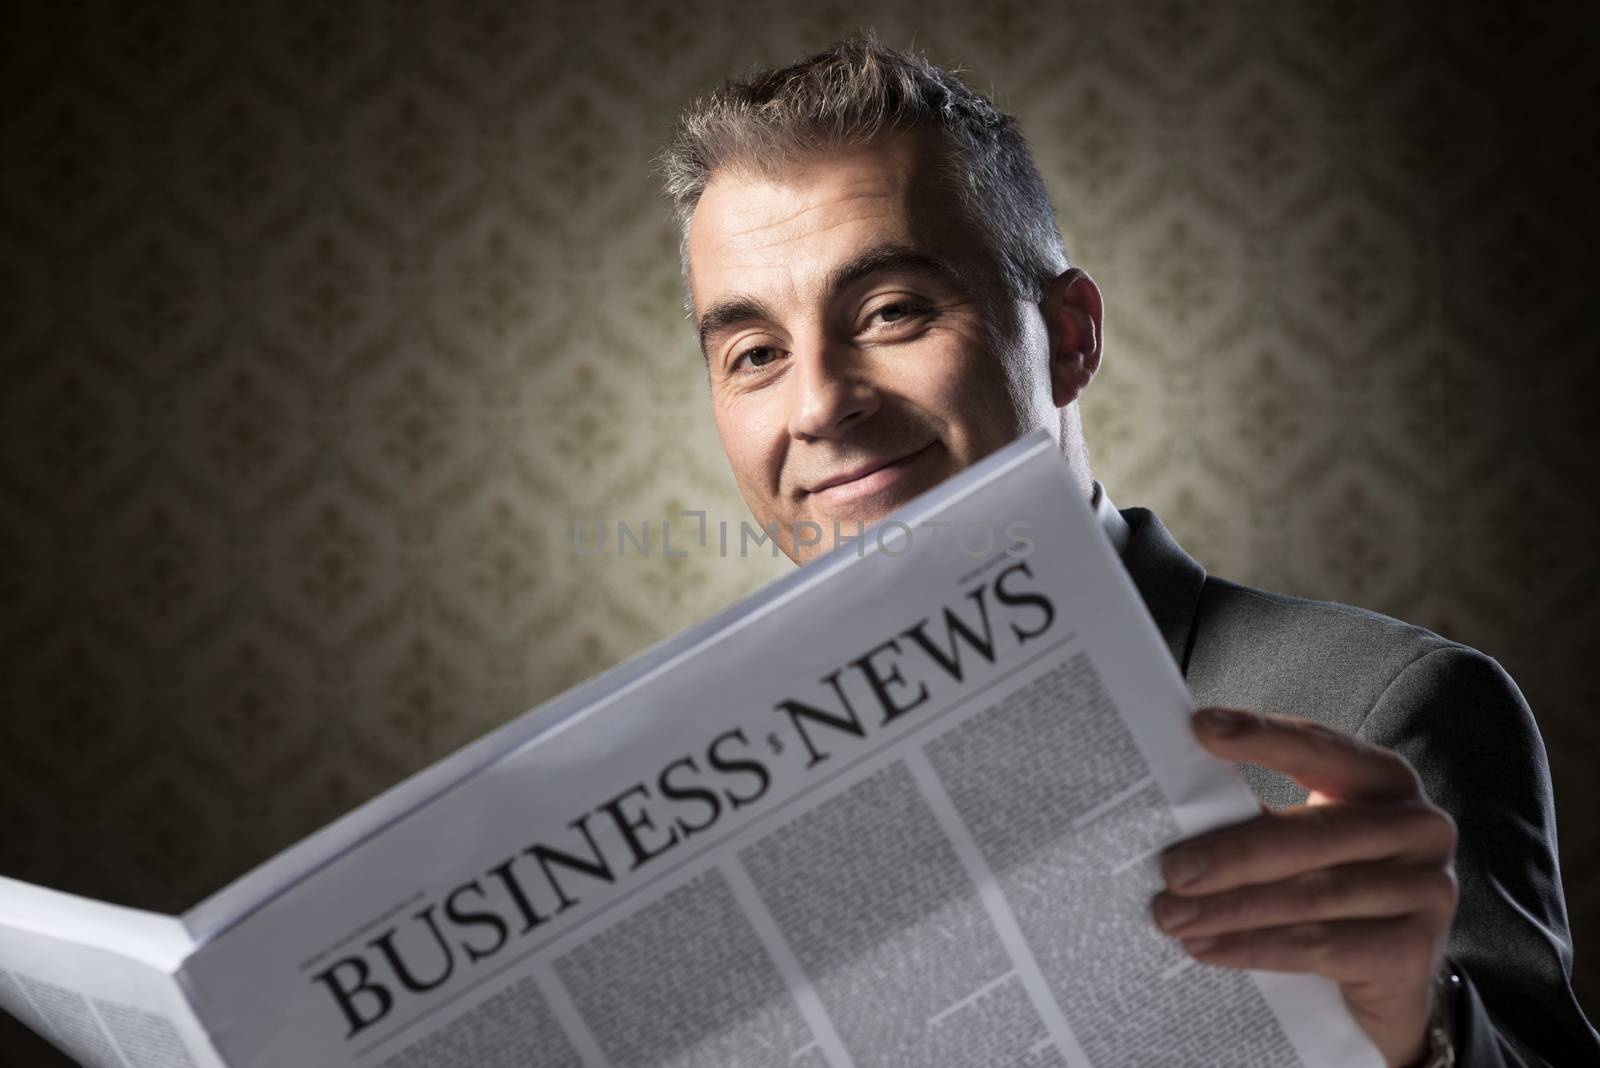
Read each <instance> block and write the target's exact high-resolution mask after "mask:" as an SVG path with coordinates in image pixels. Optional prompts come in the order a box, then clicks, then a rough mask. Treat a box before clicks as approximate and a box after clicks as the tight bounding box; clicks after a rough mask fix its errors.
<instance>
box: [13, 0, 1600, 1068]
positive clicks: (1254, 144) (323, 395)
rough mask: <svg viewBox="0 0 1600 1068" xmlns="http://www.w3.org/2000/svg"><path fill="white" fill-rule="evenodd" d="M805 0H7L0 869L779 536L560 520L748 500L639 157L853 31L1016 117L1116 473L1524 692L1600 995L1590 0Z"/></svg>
mask: <svg viewBox="0 0 1600 1068" xmlns="http://www.w3.org/2000/svg"><path fill="white" fill-rule="evenodd" d="M800 7H801V5H795V8H794V9H789V8H784V7H780V6H777V5H769V6H766V7H763V6H761V5H738V6H718V5H709V4H687V5H685V4H680V3H672V2H644V3H639V4H627V5H617V4H609V3H600V4H593V3H581V4H579V3H572V4H565V3H564V4H543V5H528V4H492V3H443V2H440V3H424V2H421V0H386V2H382V0H364V2H357V0H351V2H344V3H338V4H334V3H327V4H321V5H318V4H298V5H295V4H266V3H248V4H238V5H215V4H209V3H200V2H193V3H122V4H111V3H67V4H53V5H20V4H11V5H6V6H5V7H4V8H0V99H3V100H4V109H3V117H0V151H3V156H0V158H3V161H4V165H3V172H0V183H3V184H0V384H3V385H0V388H3V396H0V641H3V648H4V649H5V653H4V658H5V659H4V669H3V672H0V873H3V874H6V875H10V876H13V877H16V878H21V879H26V880H30V881H36V882H40V883H43V884H46V885H51V886H57V887H61V888H64V889H68V890H72V891H76V892H80V893H85V894H89V895H92V896H96V897H101V898H104V899H107V900H113V901H117V902H121V903H126V904H132V905H138V906H142V907H147V908H153V909H159V910H164V911H179V910H181V909H183V908H186V907H188V906H189V905H191V904H193V903H194V902H195V901H196V900H198V899H199V898H201V897H202V896H204V895H205V894H207V893H209V892H211V891H213V890H215V889H216V888H218V887H219V886H221V885H222V884H223V883H224V882H226V881H227V880H228V879H229V878H232V877H233V876H235V875H238V874H240V873H241V872H243V871H244V870H246V869H247V868H248V867H250V866H251V865H253V864H254V863H257V862H259V861H260V860H262V859H264V858H265V857H267V856H269V855H271V853H273V852H274V851H276V850H278V849H281V848H283V847H284V846H286V845H287V844H289V843H290V842H292V841H293V840H295V839H296V838H298V837H299V836H301V835H303V834H305V833H307V832H308V831H310V830H312V829H314V828H315V827H317V826H319V825H321V824H322V823H324V822H326V821H327V820H328V819H330V818H332V817H333V816H335V815H337V814H339V813H340V812H342V811H344V810H346V809H347V808H349V807H350V806H351V805H353V804H356V803H358V802H359V801H361V800H363V799H365V798H366V797H369V796H371V795H373V794H374V793H376V792H378V791H379V790H381V789H382V788H383V787H385V786H387V785H389V784H390V783H392V782H394V781H396V780H398V779H399V778H401V777H403V776H404V775H405V774H408V773H409V772H411V771H413V770H416V769H417V768H419V767H422V766H424V765H426V764H427V763H429V762H431V761H432V760H434V759H437V758H438V757H439V756H441V755H443V754H444V753H446V752H448V751H450V750H451V749H453V748H454V747H456V746H457V745H459V744H461V743H462V742H464V741H466V740H469V739H470V738H472V737H475V736H477V735H478V734H480V733H482V732H483V731H484V730H486V729H488V728H489V727H491V726H493V725H494V724H496V723H499V722H503V721H504V720H505V719H507V718H509V717H511V716H513V715H515V714H516V713H518V712H520V711H522V710H523V709H525V708H527V707H529V706H530V705H532V704H534V703H536V702H537V701H539V700H542V699H543V698H545V697H547V696H549V695H551V694H553V693H555V692H557V691H559V690H560V689H562V688H564V687H566V686H567V685H570V684H572V683H573V682H576V681H578V680H580V679H582V678H584V677H586V676H588V675H590V674H592V673H594V672H596V671H599V670H602V669H604V668H605V667H607V666H609V665H610V664H612V663H614V662H616V661H617V660H619V659H621V658H622V657H624V656H625V655H627V654H629V653H631V652H633V651H635V650H637V649H639V648H641V647H643V646H644V645H646V644H648V643H649V642H651V641H653V640H655V639H657V638H659V637H662V636H664V635H665V634H667V633H670V632H671V631H673V630H675V629H676V628H678V627H680V626H682V625H684V624H685V623H687V622H689V621H691V620H693V619H695V618H699V617H701V616H703V615H705V614H706V613H708V612H710V611H712V610H714V609H715V608H717V607H719V606H721V605H722V604H724V603H726V602H727V601H729V600H731V599H732V598H733V597H735V596H737V595H739V594H740V593H742V592H746V591H748V590H749V589H752V588H754V587H755V586H757V585H759V584H760V583H761V582H762V581H764V580H765V579H767V578H769V577H771V576H772V575H773V574H776V573H777V570H776V567H775V566H767V565H756V564H751V563H747V562H736V561H722V560H707V559H694V560H690V561H686V562H680V561H670V562H669V561H663V560H649V561H637V562H634V563H632V564H624V563H622V562H617V561H611V562H609V563H608V564H607V565H606V567H605V570H603V571H600V570H597V568H599V567H600V565H599V564H591V563H587V562H581V561H575V560H573V559H572V558H571V556H570V554H569V553H568V552H567V551H566V548H565V543H564V541H563V539H564V537H565V535H564V533H563V532H564V531H565V530H566V529H568V525H569V524H570V523H571V522H572V521H574V520H576V519H579V518H594V517H596V516H601V515H604V516H621V517H626V518H629V519H634V520H636V519H638V518H640V517H642V516H646V515H648V516H668V515H673V514H675V512H676V511H677V509H679V508H683V507H704V508H708V509H711V510H712V511H713V514H714V515H716V514H721V515H725V516H727V517H730V518H731V519H733V520H735V521H736V520H737V519H738V518H739V517H740V515H741V512H740V505H739V502H738V499H737V496H736V494H735V493H734V491H733V489H732V486H731V480H730V479H729V478H728V477H727V474H726V471H725V466H724V464H723V462H722V460H721V458H720V455H719V453H718V451H717V444H716V441H715V438H714V436H712V433H711V430H710V428H709V418H708V416H707V413H706V408H705V396H704V385H703V379H702V377H701V373H700V372H699V371H698V368H697V364H698V362H699V357H698V355H697V354H696V353H695V350H694V343H693V340H692V338H691V337H690V335H689V334H688V332H687V330H686V328H685V327H684V325H683V323H682V322H681V320H680V318H679V314H680V313H679V311H678V300H679V295H678V292H677V284H678V283H677V270H676V262H675V240H676V239H675V235H674V234H673V233H672V231H671V229H670V227H669V226H667V224H666V222H665V219H664V211H663V208H662V205H661V204H660V202H659V201H657V200H656V199H655V193H654V186H653V183H652V180H651V179H650V177H649V174H648V168H649V160H650V157H651V155H652V154H653V153H654V151H655V150H656V148H657V147H658V146H659V143H660V141H661V139H662V136H663V134H664V130H665V124H666V123H667V122H668V120H669V119H670V117H671V115H672V113H673V111H674V110H675V109H676V107H677V106H679V105H680V104H681V103H682V102H683V101H685V100H686V99H687V98H688V97H689V96H690V95H691V94H692V93H694V92H698V91H703V90H704V89H706V88H709V87H710V86H712V85H714V84H716V83H717V82H718V81H720V80H721V79H722V78H723V77H726V76H728V75H730V74H732V73H736V72H738V71H740V70H743V69H744V68H745V67H747V66H749V65H750V64H753V63H756V62H786V61H788V60H791V59H793V58H795V57H796V56H798V55H799V54H802V53H803V52H805V51H809V50H811V49H813V48H816V47H820V46H822V45H824V44H826V43H827V42H828V41H830V40H832V39H834V38H836V37H838V36H840V35H842V34H845V33H848V32H851V31H853V30H855V29H857V28H859V27H861V26H866V25H872V26H875V27H877V29H878V30H879V32H880V33H881V35H882V36H883V37H884V38H885V39H886V40H887V41H889V42H890V43H893V44H899V45H905V44H910V43H914V44H915V45H917V46H918V47H920V48H922V49H924V50H926V51H927V52H928V54H929V55H930V57H931V58H933V59H934V60H936V61H939V62H945V63H956V64H959V65H961V66H963V67H965V68H966V69H967V71H968V76H969V78H970V79H971V80H972V81H973V83H974V84H975V85H978V86H979V87H981V88H983V89H985V91H989V92H992V93H993V94H994V95H995V96H996V97H997V99H998V100H999V102H1000V103H1001V104H1002V106H1003V107H1005V108H1006V109H1007V110H1008V111H1011V112H1013V113H1015V114H1017V115H1018V116H1019V117H1020V118H1021V119H1022V123H1023V128H1024V130H1025V131H1026V132H1027V133H1028V135H1029V137H1030V140H1031V142H1032V143H1033V145H1034V147H1035V150H1036V154H1037V156H1038V159H1039V162H1040V166H1041V169H1042V170H1043V171H1044V173H1045V175H1046V179H1047V181H1048V182H1049V184H1050V187H1051V190H1052V193H1053V195H1054V196H1055V198H1056V201H1057V204H1058V207H1059V210H1060V213H1061V218H1062V227H1063V231H1064V233H1065V235H1066V239H1067V245H1068V249H1069V251H1070V252H1071V253H1072V254H1073V255H1074V257H1075V259H1077V260H1078V261H1080V262H1081V263H1082V264H1084V265H1085V266H1086V267H1087V268H1088V269H1089V270H1090V271H1091V272H1092V273H1093V274H1094V275H1095V276H1096V278H1097V279H1099V281H1100V283H1101V285H1102V287H1103V288H1104V289H1105V291H1106V293H1107V298H1108V305H1109V311H1108V322H1109V326H1108V336H1109V342H1108V357H1107V366H1106V369H1105V371H1104V372H1103V374H1102V375H1101V378H1100V379H1099V380H1098V381H1097V382H1096V383H1095V385H1094V387H1093V388H1092V389H1091V391H1090V395H1089V396H1088V397H1087V398H1086V400H1085V402H1084V406H1085V419H1086V424H1087V428H1088V435H1089V440H1090V444H1091V450H1092V457H1093V460H1094V463H1095V470H1096V473H1097V475H1098V476H1099V477H1100V478H1101V479H1102V480H1103V481H1104V482H1105V483H1106V485H1107V487H1108V488H1109V490H1110V491H1111V493H1112V495H1113V497H1114V498H1115V499H1116V500H1117V501H1118V502H1119V503H1120V504H1123V505H1128V504H1146V505H1150V506H1153V507H1155V508H1156V509H1157V510H1158V511H1159V512H1160V513H1161V514H1162V515H1163V517H1164V518H1165V519H1166V520H1167V522H1168V524H1169V525H1170V526H1171V527H1172V528H1173V530H1174V531H1175V533H1176V534H1177V535H1178V536H1179V538H1180V539H1181V540H1182V541H1183V542H1184V543H1185V545H1186V546H1187V547H1188V548H1189V549H1190V550H1191V551H1193V552H1194V553H1195V554H1196V555H1197V556H1198V557H1199V558H1200V559H1201V560H1202V561H1204V562H1205V563H1207V564H1208V566H1210V567H1211V569H1212V570H1213V571H1215V572H1216V573H1219V574H1222V575H1226V576H1227V577H1230V578H1234V579H1238V580H1241V581H1245V582H1249V583H1252V584H1256V585H1264V586H1268V587H1272V588H1277V589H1282V590H1286V591H1288V592H1292V593H1298V594H1304V595H1309V596H1317V597H1327V598H1332V599H1336V600H1342V601H1349V602H1353V603H1357V604H1361V605H1364V606H1366V607H1370V608H1374V609H1377V610H1380V611H1385V612H1389V613H1391V614H1395V615H1398V616H1401V617H1403V618H1406V619H1409V620H1412V621H1414V622H1417V623H1419V624H1422V625H1424V626H1428V627H1430V628H1432V629H1435V630H1437V631H1439V632H1441V633H1443V634H1445V635H1447V636H1449V637H1452V638H1456V639H1459V640H1462V641H1465V642H1468V643H1470V644H1472V645H1475V646H1477V647H1479V648H1481V649H1483V650H1485V651H1486V652H1488V653H1490V654H1491V655H1493V656H1495V657H1497V658H1498V659H1500V660H1501V662H1502V663H1503V664H1505V666H1506V667H1507V668H1508V669H1509V670H1510V671H1511V673H1512V674H1513V675H1514V676H1515V677H1516V678H1517V680H1518V681H1519V683H1520V685H1521V686H1522V688H1523V690H1524V691H1525V693H1526V694H1527V696H1528V698H1529V700H1530V702H1531V704H1532V706H1533V708H1534V711H1535V713H1536V715H1537V716H1538V719H1539V722H1540V724H1541V727H1542V729H1543V731H1544V733H1545V738H1546V742H1547V745H1548V747H1549V750H1550V763H1551V767H1552V771H1553V774H1554V777H1555V782H1556V788H1557V798H1558V809H1559V820H1560V830H1561V835H1562V863H1563V875H1564V879H1565V884H1566V887H1567V893H1568V903H1569V907H1570V909H1571V912H1572V920H1573V928H1574V932H1575V936H1576V942H1577V945H1578V947H1579V954H1578V967H1577V974H1578V977H1579V988H1580V996H1581V998H1582V999H1583V1000H1584V1001H1585V1003H1586V1004H1587V1005H1588V1006H1589V1009H1590V1012H1591V1013H1594V1012H1595V1011H1596V1008H1597V1007H1600V969H1596V968H1595V967H1594V966H1593V964H1592V960H1593V955H1594V953H1595V952H1596V949H1595V947H1596V945H1597V940H1600V894H1597V893H1596V890H1595V887H1596V886H1597V885H1600V870H1597V865H1600V850H1597V848H1596V847H1597V845H1600V831H1597V829H1596V825H1595V821H1594V817H1593V814H1594V813H1595V812H1596V811H1597V810H1600V788H1597V786H1596V777H1595V774H1594V770H1595V761H1596V756H1597V753H1600V746H1597V742H1600V727H1597V726H1596V720H1595V716H1594V714H1593V710H1594V709H1595V708H1596V707H1597V705H1600V682H1597V681H1596V675H1595V673H1594V671H1593V668H1592V661H1593V659H1594V656H1595V653H1596V638H1597V637H1600V609H1597V608H1596V604H1597V596H1596V595H1597V594H1600V564H1597V562H1596V556H1595V554H1594V552H1593V548H1592V547H1593V545H1594V544H1595V543H1596V540H1597V537H1600V497H1597V495H1596V493H1595V490H1594V485H1595V479H1594V475H1593V471H1594V463H1595V460H1596V456H1597V450H1596V444H1597V438H1596V433H1595V417H1594V414H1593V413H1594V411H1595V397H1596V394H1597V393H1600V369H1597V368H1600V364H1597V359H1596V357H1597V356H1600V345H1597V342H1600V317H1597V309H1600V302H1597V301H1596V300H1595V299H1594V296H1593V294H1592V289H1593V286H1594V284H1595V279H1596V278H1597V277H1600V272H1597V267H1600V264H1597V262H1596V260H1597V256H1596V252H1595V249H1596V247H1597V246H1596V239H1597V238H1600V227H1597V226H1596V211H1597V208H1596V198H1595V195H1594V190H1595V189H1596V188H1600V166H1597V159H1600V138H1597V136H1596V126H1595V122H1594V115H1595V114H1596V109H1597V107H1600V73H1597V67H1600V64H1596V63H1595V58H1596V51H1595V43H1596V42H1595V30H1594V27H1593V24H1592V19H1591V17H1590V16H1589V14H1588V13H1587V11H1586V10H1585V9H1584V8H1583V7H1582V6H1581V5H1576V4H1572V5H1530V6H1528V7H1527V8H1523V7H1521V6H1517V5H1490V4H1450V5H1433V4H1389V3H1378V2H1371V3H1364V2H1357V3H1338V4H1288V3H1225V4H1200V3H1180V2H1170V0H1167V2H1148V3H1118V4H1109V3H1091V2H1073V3H1060V4H1052V5H1036V4H1016V3H1006V2H1001V3H995V4H985V5H982V6H981V7H980V6H978V5H972V6H966V5H960V4H954V3H951V4H945V5H940V4H917V5H914V6H910V5H889V4H868V5H866V6H865V7H864V8H862V7H857V6H854V5H851V6H849V7H848V8H847V7H846V6H845V5H827V4H824V5H820V6H815V5H804V6H803V7H804V9H803V10H799V8H800ZM669 564H670V566H669ZM586 569H588V570H586ZM50 1056H51V1055H50V1054H49V1053H48V1052H47V1051H45V1050H44V1048H43V1047H42V1045H41V1044H39V1043H38V1042H37V1041H35V1040H33V1039H31V1038H29V1037H27V1036H25V1035H22V1034H21V1033H20V1029H19V1028H18V1027H17V1026H16V1025H15V1024H14V1023H12V1022H11V1021H10V1020H9V1018H8V1019H5V1020H3V1021H0V1062H3V1063H5V1064H16V1065H34V1064H39V1065H43V1064H48V1063H53V1062H52V1061H51V1059H50Z"/></svg>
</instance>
